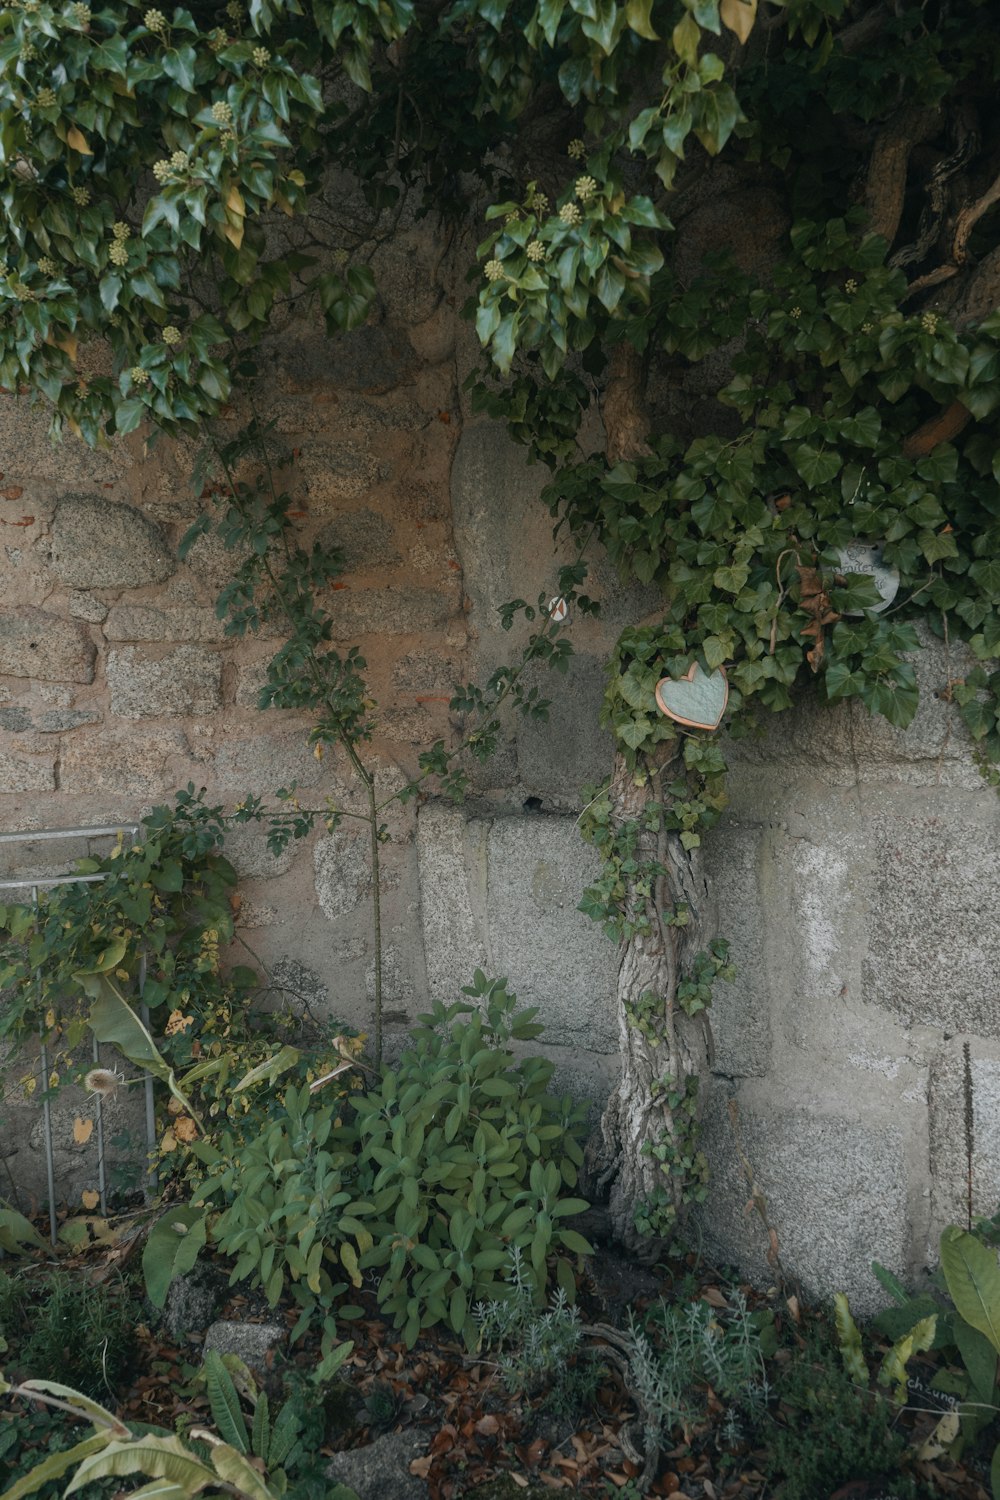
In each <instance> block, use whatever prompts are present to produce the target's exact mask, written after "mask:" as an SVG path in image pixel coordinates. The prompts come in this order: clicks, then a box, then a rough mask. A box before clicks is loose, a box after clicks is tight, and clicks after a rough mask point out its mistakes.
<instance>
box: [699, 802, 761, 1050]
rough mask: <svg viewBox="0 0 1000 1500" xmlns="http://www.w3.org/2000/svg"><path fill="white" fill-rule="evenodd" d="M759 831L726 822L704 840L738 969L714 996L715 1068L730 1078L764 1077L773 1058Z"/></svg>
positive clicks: (723, 930)
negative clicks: (762, 1075)
mask: <svg viewBox="0 0 1000 1500" xmlns="http://www.w3.org/2000/svg"><path fill="white" fill-rule="evenodd" d="M764 857H765V856H764V849H763V841H762V833H761V830H760V829H759V828H755V827H753V826H744V825H741V824H738V823H735V822H732V821H729V820H727V821H726V822H725V823H724V824H723V826H722V828H721V829H719V830H718V831H717V832H716V833H715V834H714V835H713V836H712V837H711V838H710V839H707V840H706V842H705V865H706V874H707V876H708V884H709V890H710V891H711V892H712V894H713V897H714V901H715V908H716V913H717V917H716V922H717V927H718V931H719V933H720V934H721V935H722V936H723V937H725V938H728V940H729V942H730V945H731V946H730V957H731V959H732V962H733V963H734V964H735V965H736V978H735V980H734V981H733V983H731V984H725V983H723V982H722V981H721V980H720V982H719V983H718V984H716V986H715V989H714V991H713V998H712V1014H711V1025H712V1035H713V1036H714V1038H715V1062H714V1065H713V1066H714V1068H715V1069H716V1071H717V1072H719V1073H725V1074H727V1075H728V1076H729V1077H731V1078H740V1077H747V1076H748V1075H753V1074H758V1075H759V1074H763V1073H766V1072H767V1070H768V1066H769V1064H770V1058H771V1015H770V1010H771V1006H770V1002H771V995H772V991H771V984H770V980H769V976H768V971H767V959H766V943H767V929H768V921H769V918H770V916H771V912H770V911H769V910H768V909H767V908H766V907H765V904H764V901H763V899H762V893H761V888H760V864H761V861H762V859H763V858H764Z"/></svg>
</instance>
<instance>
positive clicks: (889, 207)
mask: <svg viewBox="0 0 1000 1500" xmlns="http://www.w3.org/2000/svg"><path fill="white" fill-rule="evenodd" d="M940 128H941V116H940V114H939V113H938V111H936V110H931V109H927V108H925V107H924V106H922V105H907V106H905V107H904V108H903V109H900V110H898V111H897V113H896V114H895V115H893V117H892V119H891V120H890V121H889V123H888V124H887V125H886V127H885V129H884V130H882V131H881V132H880V134H879V136H878V139H877V140H876V142H875V146H874V148H873V150H872V154H871V160H870V163H869V167H868V180H867V185H866V188H865V208H866V209H867V210H868V215H869V221H870V228H871V232H872V233H873V234H878V235H881V236H882V237H883V238H884V239H885V240H886V241H888V243H889V244H890V245H891V244H892V242H893V240H894V239H895V238H896V231H897V230H898V229H899V221H900V219H901V218H902V215H903V202H904V198H905V195H906V176H907V170H908V168H909V162H910V153H911V151H912V150H913V148H914V147H915V146H919V145H920V144H921V142H923V141H929V140H933V138H934V136H935V135H937V133H938V131H939V130H940Z"/></svg>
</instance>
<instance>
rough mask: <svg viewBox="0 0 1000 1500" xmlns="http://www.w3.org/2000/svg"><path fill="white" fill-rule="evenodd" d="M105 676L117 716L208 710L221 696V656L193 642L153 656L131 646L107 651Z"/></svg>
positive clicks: (151, 715) (131, 717) (209, 711)
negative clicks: (200, 647) (204, 649)
mask: <svg viewBox="0 0 1000 1500" xmlns="http://www.w3.org/2000/svg"><path fill="white" fill-rule="evenodd" d="M107 677H108V686H109V688H110V689H111V712H112V713H114V714H117V715H118V717H119V718H122V719H153V718H160V717H162V716H165V715H167V714H170V715H177V714H210V713H212V712H213V711H214V710H215V709H217V708H218V707H219V704H220V702H221V701H222V697H221V688H222V657H221V656H219V654H218V653H217V652H215V651H203V650H200V649H199V648H198V647H197V646H178V648H177V649H176V650H175V651H168V652H167V653H166V654H165V655H163V656H159V657H150V656H144V655H143V654H141V653H140V652H138V651H136V650H135V649H134V648H133V647H131V646H125V647H123V648H122V649H121V650H117V651H109V652H108V661H107Z"/></svg>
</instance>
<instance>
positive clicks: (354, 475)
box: [297, 434, 379, 515]
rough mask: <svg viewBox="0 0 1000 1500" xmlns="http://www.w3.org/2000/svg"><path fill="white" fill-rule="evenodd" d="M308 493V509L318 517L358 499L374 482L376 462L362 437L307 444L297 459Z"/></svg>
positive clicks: (375, 479) (376, 474)
mask: <svg viewBox="0 0 1000 1500" xmlns="http://www.w3.org/2000/svg"><path fill="white" fill-rule="evenodd" d="M297 467H298V471H299V473H300V474H301V476H302V478H303V479H304V480H305V483H306V487H307V490H308V493H309V508H310V510H311V511H312V512H313V513H314V514H319V515H322V514H323V513H324V511H325V509H326V508H327V507H334V506H339V505H340V504H341V503H342V502H343V501H344V500H360V499H361V497H362V496H363V495H366V494H367V493H368V491H369V490H370V489H371V488H372V486H373V485H374V484H375V483H376V481H377V480H378V475H379V470H378V462H377V460H376V459H375V457H374V456H373V454H372V452H371V449H370V448H369V446H368V441H367V439H366V438H365V436H364V435H363V434H362V435H359V436H357V437H352V438H345V439H344V441H343V442H339V443H329V442H327V443H320V442H310V443H309V445H308V447H306V448H305V449H304V450H303V452H302V454H301V455H300V457H299V460H298V465H297Z"/></svg>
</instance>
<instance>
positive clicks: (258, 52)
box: [250, 47, 271, 68]
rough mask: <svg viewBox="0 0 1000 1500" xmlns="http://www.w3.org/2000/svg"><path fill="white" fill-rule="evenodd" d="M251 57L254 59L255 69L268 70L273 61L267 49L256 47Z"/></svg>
mask: <svg viewBox="0 0 1000 1500" xmlns="http://www.w3.org/2000/svg"><path fill="white" fill-rule="evenodd" d="M250 56H251V57H252V58H253V62H254V67H256V68H266V67H267V65H268V63H269V62H270V61H271V54H270V52H269V51H268V50H267V48H266V47H255V48H254V49H253V51H252V52H251V54H250Z"/></svg>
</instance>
